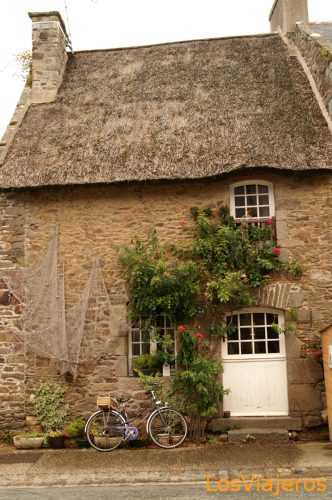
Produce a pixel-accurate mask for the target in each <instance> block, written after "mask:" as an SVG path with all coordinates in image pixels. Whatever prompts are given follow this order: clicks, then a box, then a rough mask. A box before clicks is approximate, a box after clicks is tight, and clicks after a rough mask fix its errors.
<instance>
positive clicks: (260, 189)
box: [258, 184, 269, 193]
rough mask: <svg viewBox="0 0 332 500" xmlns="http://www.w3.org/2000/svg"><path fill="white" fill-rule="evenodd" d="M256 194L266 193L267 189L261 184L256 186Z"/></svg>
mask: <svg viewBox="0 0 332 500" xmlns="http://www.w3.org/2000/svg"><path fill="white" fill-rule="evenodd" d="M258 192H259V193H268V192H269V188H268V187H267V186H264V185H263V184H258Z"/></svg>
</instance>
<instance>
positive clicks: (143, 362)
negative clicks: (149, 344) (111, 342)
mask: <svg viewBox="0 0 332 500" xmlns="http://www.w3.org/2000/svg"><path fill="white" fill-rule="evenodd" d="M132 362H133V369H134V371H141V372H143V373H144V372H145V373H146V372H150V373H154V374H157V373H161V372H162V369H163V356H162V352H161V351H156V352H154V353H151V354H148V353H145V354H141V355H140V356H134V357H133V358H132Z"/></svg>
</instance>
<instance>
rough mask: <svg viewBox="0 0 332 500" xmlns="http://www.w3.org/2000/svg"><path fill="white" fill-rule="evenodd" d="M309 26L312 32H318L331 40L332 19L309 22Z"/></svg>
mask: <svg viewBox="0 0 332 500" xmlns="http://www.w3.org/2000/svg"><path fill="white" fill-rule="evenodd" d="M309 28H310V29H311V30H312V31H313V33H319V34H320V35H322V36H323V37H324V38H326V39H327V40H329V41H330V42H332V21H330V22H326V23H319V22H317V23H309Z"/></svg>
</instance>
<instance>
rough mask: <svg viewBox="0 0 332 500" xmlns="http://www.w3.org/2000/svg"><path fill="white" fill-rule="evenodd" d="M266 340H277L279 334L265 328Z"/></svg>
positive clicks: (269, 328)
mask: <svg viewBox="0 0 332 500" xmlns="http://www.w3.org/2000/svg"><path fill="white" fill-rule="evenodd" d="M267 338H268V339H278V338H279V333H278V332H276V331H275V330H274V329H273V328H271V327H268V328H267Z"/></svg>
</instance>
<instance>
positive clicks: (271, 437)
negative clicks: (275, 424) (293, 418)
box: [228, 427, 289, 443]
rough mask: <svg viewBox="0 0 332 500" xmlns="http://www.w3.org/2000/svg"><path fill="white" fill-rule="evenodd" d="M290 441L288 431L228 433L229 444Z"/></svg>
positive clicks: (246, 430) (237, 430)
mask: <svg viewBox="0 0 332 500" xmlns="http://www.w3.org/2000/svg"><path fill="white" fill-rule="evenodd" d="M251 440H252V441H288V440H289V435H288V430H286V429H255V428H252V427H250V428H247V429H241V430H239V429H236V430H232V431H228V442H229V443H242V442H243V441H244V442H246V441H251Z"/></svg>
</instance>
